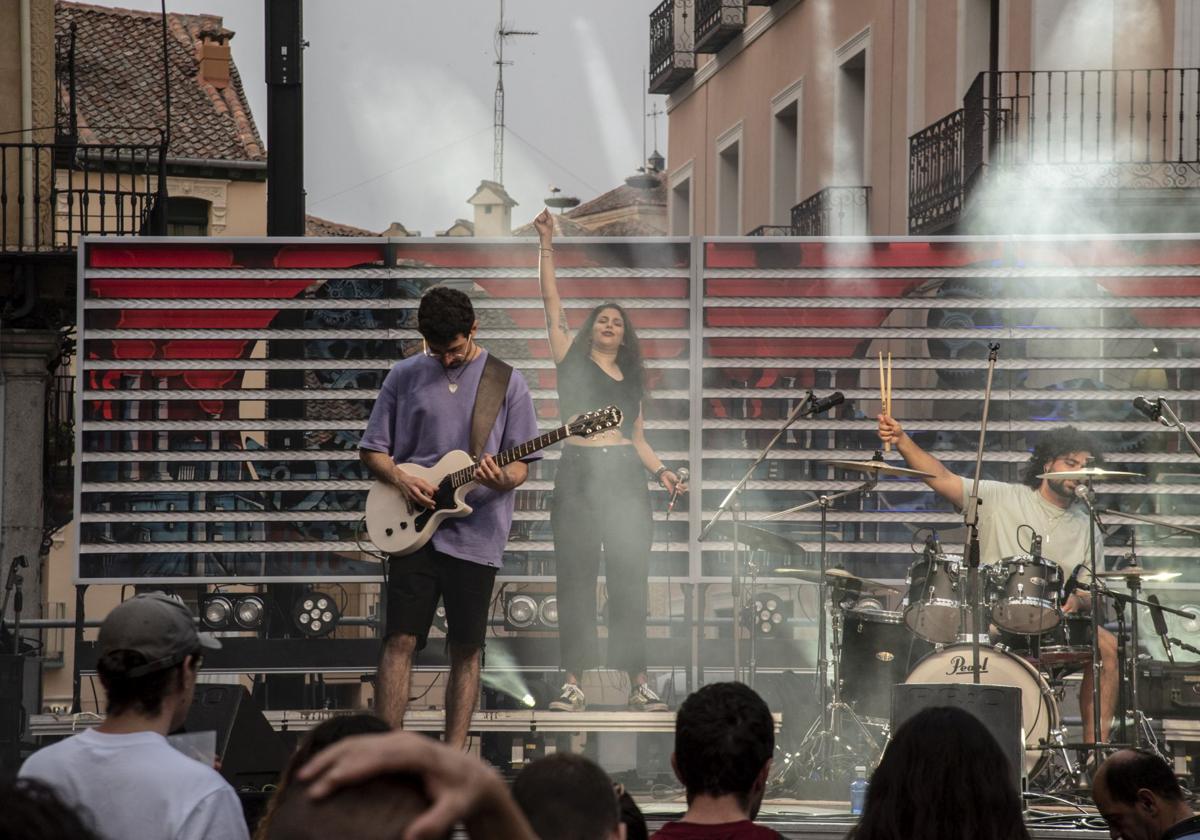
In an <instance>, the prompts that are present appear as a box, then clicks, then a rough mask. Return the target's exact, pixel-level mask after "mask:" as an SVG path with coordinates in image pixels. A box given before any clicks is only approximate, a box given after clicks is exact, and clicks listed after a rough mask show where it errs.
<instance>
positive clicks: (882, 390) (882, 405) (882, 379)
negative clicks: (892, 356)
mask: <svg viewBox="0 0 1200 840" xmlns="http://www.w3.org/2000/svg"><path fill="white" fill-rule="evenodd" d="M879 410H880V411H882V412H883V414H884V415H886V416H888V417H890V416H891V412H890V411H889V410H888V393H887V377H886V376H885V375H884V372H883V351H882V350H880V351H879ZM883 451H884V452H891V451H892V445H891V444H890V443H887V442H886V441H885V442H884V444H883Z"/></svg>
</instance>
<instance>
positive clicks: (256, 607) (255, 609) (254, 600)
mask: <svg viewBox="0 0 1200 840" xmlns="http://www.w3.org/2000/svg"><path fill="white" fill-rule="evenodd" d="M266 611H267V608H266V604H265V603H264V601H263V599H262V598H261V597H260V596H258V595H246V596H243V597H241V598H238V600H237V604H236V606H235V607H234V610H233V621H234V623H235V624H237V626H238V627H240V628H242V629H243V630H257V629H258V628H260V627H262V624H263V618H264V616H265V615H266Z"/></svg>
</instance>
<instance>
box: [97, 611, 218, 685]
mask: <svg viewBox="0 0 1200 840" xmlns="http://www.w3.org/2000/svg"><path fill="white" fill-rule="evenodd" d="M97 647H98V650H99V654H100V656H105V655H107V654H110V653H115V652H116V651H120V650H128V651H133V652H134V653H140V654H141V655H142V656H144V657H145V658H146V664H144V665H139V666H137V667H136V668H131V669H130V670H129V671H128V672H127V676H130V677H140V676H143V675H144V674H150V673H153V672H155V671H161V670H163V669H165V668H173V667H175V666H176V665H178V664H179V663H180V662H182V661H183V660H184V659H186V658H187V657H188V655H189V654H193V653H199V652H200V649H201V648H207V649H209V650H219V649H220V647H221V643H220V642H218V641H217V640H216V639H215V638H213V636H212V635H211V634H209V633H197V632H196V624H195V622H194V621H193V619H192V614H191V613H190V612H188V608H187V607H185V606H184V605H183V602H182V601H180V600H178V599H176V598H173V597H171V596H170V595H167V594H165V593H163V592H148V593H143V594H141V595H135V596H133V597H132V598H130V599H129V600H128V601H123V602H122V603H120V604H118V605H117V606H116V607H115V608H114V609H113V611H112V612H110V613H109V614H108V617H107V618H105V619H104V623H103V624H101V625H100V639H99V642H98V644H97Z"/></svg>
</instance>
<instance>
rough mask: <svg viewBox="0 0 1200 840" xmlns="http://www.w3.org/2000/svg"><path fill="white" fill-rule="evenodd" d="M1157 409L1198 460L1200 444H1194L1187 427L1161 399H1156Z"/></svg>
mask: <svg viewBox="0 0 1200 840" xmlns="http://www.w3.org/2000/svg"><path fill="white" fill-rule="evenodd" d="M1158 405H1159V409H1160V410H1161V411H1162V417H1163V419H1164V420H1165V421H1166V422H1167V423H1168V424H1170V425H1172V426H1174V427H1175V428H1176V429H1177V430H1178V431H1179V433H1180V434H1181V435H1183V439H1184V440H1186V441H1187V442H1188V446H1190V447H1191V448H1192V451H1193V452H1195V453H1196V457H1197V458H1200V444H1198V443H1196V439H1195V438H1194V437H1192V433H1191V432H1189V431H1188V427H1187V425H1186V424H1185V423H1184V422H1183V421H1182V420H1180V419H1179V415H1178V414H1176V413H1175V412H1174V411H1172V410H1171V406H1170V405H1169V404H1168V403H1167V401H1166V400H1164V399H1163V398H1162V397H1159V398H1158Z"/></svg>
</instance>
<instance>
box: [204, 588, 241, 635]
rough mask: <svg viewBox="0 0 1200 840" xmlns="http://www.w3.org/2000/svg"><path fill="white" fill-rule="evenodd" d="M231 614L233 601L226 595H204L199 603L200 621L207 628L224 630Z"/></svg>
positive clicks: (227, 625)
mask: <svg viewBox="0 0 1200 840" xmlns="http://www.w3.org/2000/svg"><path fill="white" fill-rule="evenodd" d="M232 616H233V601H232V600H231V599H230V598H229V596H227V595H205V596H204V599H203V601H202V602H201V605H200V623H201V624H202V625H204V627H205V628H207V629H209V630H225V629H227V628H228V627H229V621H230V619H231V618H232Z"/></svg>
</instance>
